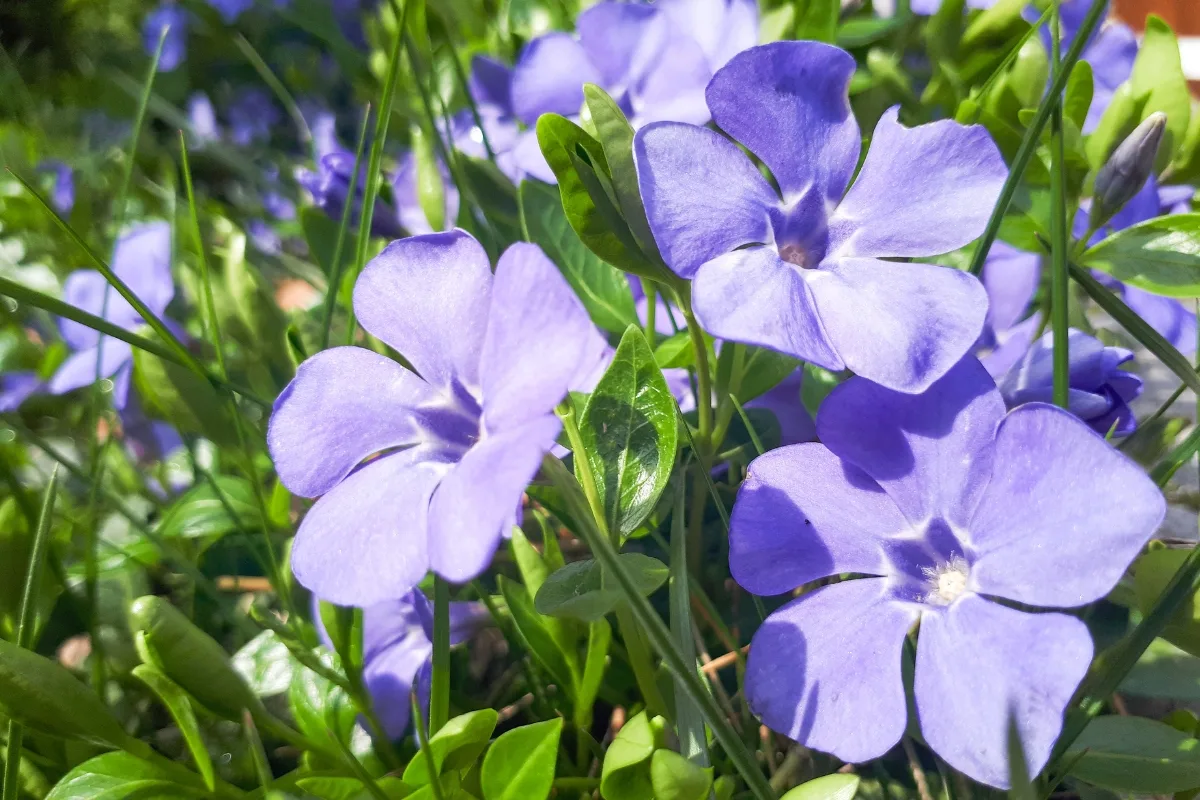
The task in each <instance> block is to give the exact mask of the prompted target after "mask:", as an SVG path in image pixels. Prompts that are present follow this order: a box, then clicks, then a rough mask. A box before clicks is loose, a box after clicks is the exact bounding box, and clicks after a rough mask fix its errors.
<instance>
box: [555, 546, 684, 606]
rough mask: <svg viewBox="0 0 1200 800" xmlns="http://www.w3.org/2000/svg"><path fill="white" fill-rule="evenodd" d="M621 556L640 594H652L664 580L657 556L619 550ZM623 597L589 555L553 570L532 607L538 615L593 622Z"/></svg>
mask: <svg viewBox="0 0 1200 800" xmlns="http://www.w3.org/2000/svg"><path fill="white" fill-rule="evenodd" d="M620 559H621V563H622V564H623V565H624V567H625V569H626V570H628V572H629V574H630V575H631V576H632V577H633V579H634V582H635V583H636V584H637V587H638V591H639V592H641V593H642V595H643V596H645V595H650V594H652V593H654V591H655V590H656V589H658V587H660V586H662V585H663V583H665V582H666V580H667V575H668V570H667V565H666V564H664V563H662V562H661V561H659V560H658V559H657V558H652V557H650V556H647V555H643V554H641V553H621V554H620ZM624 597H625V595H624V593H623V592H622V591H621V590H620V589H619V588H617V587H616V584H615V583H614V582H613V580H612V579H611V578H610V579H608V580H605V577H604V574H603V570H602V569H601V567H600V565H599V564H598V563H597V562H595V561H593V560H592V559H590V558H589V559H584V560H582V561H573V562H572V563H570V564H567V565H566V566H565V567H563V568H562V569H559V570H555V571H554V573H553V574H551V575H550V577H548V578H547V579H546V582H545V583H544V584H542V588H541V590H540V591H539V592H538V594H537V597H536V598H535V599H534V608H536V609H537V612H538V613H539V614H545V615H550V616H555V617H571V618H574V619H579V620H583V621H584V622H593V621H595V620H598V619H600V618H601V617H603V616H604V615H605V614H607V613H609V612H610V611H612V610H613V609H615V608H616V607H617V606H618V605H620V603H621V602H622V601H623V600H624Z"/></svg>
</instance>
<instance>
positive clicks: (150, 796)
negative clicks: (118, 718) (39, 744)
mask: <svg viewBox="0 0 1200 800" xmlns="http://www.w3.org/2000/svg"><path fill="white" fill-rule="evenodd" d="M167 764H169V762H166V761H165V760H164V761H161V762H155V763H153V764H151V763H150V762H148V761H142V760H141V759H140V758H135V757H134V756H131V755H130V754H128V753H105V754H104V755H102V756H96V757H95V758H93V759H89V760H88V761H85V762H83V763H82V764H80V765H79V766H78V767H75V769H73V770H71V771H70V772H68V773H67V774H66V775H64V776H63V778H62V780H60V781H59V782H58V783H57V784H56V785H55V787H54V788H53V789H51V790H50V794H48V795H46V798H45V800H78V798H81V797H86V798H88V800H127V798H131V797H136V798H138V800H179V799H180V798H207V797H212V793H211V792H210V791H208V790H207V789H206V788H205V787H204V785H203V784H202V783H201V782H200V779H199V777H198V776H196V775H195V774H193V773H191V772H188V771H187V770H186V769H184V768H183V767H180V768H179V769H177V770H176V769H170V768H169V767H168V766H167Z"/></svg>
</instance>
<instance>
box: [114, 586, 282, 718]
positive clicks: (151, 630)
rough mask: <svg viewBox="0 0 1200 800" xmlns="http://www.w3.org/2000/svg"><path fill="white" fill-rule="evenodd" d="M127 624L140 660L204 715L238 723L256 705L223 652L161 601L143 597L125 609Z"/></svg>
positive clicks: (258, 708) (255, 710) (259, 706)
mask: <svg viewBox="0 0 1200 800" xmlns="http://www.w3.org/2000/svg"><path fill="white" fill-rule="evenodd" d="M129 625H130V628H131V630H132V631H133V633H134V634H136V635H137V642H138V649H139V652H140V653H141V655H142V658H143V660H145V661H146V662H147V663H150V664H153V665H154V666H156V667H158V668H159V669H160V670H162V671H163V672H164V673H165V674H166V675H167V677H169V678H170V679H171V680H173V681H175V682H176V683H178V684H179V685H180V687H182V688H183V690H184V691H186V692H187V693H188V694H190V695H191V696H192V697H194V698H195V699H196V700H197V701H199V703H200V704H201V705H202V706H204V707H205V708H207V709H208V710H209V711H211V712H213V713H214V714H217V715H219V716H222V717H224V718H225V719H229V720H234V721H237V722H240V721H241V719H242V712H243V711H245V710H249V711H250V712H251V713H258V712H260V711H261V710H262V703H261V702H260V701H259V699H258V697H256V696H255V694H254V692H252V691H250V687H249V686H247V685H246V682H245V681H243V680H242V677H241V675H239V674H238V673H237V671H236V670H234V668H233V666H232V665H231V664H230V663H229V656H228V655H227V654H226V653H225V650H224V648H222V647H221V645H219V644H217V642H216V640H214V639H213V638H212V637H211V636H209V635H208V634H207V633H205V632H204V631H202V630H201V629H200V628H198V627H196V626H195V625H193V624H192V622H191V620H189V619H188V618H187V617H185V616H184V615H183V614H182V613H181V612H180V611H179V609H177V608H175V607H174V606H173V605H171V603H170V602H169V601H168V600H167V599H166V598H164V597H157V596H153V595H147V596H145V597H139V598H138V599H137V600H134V601H133V603H132V604H131V605H130V607H129Z"/></svg>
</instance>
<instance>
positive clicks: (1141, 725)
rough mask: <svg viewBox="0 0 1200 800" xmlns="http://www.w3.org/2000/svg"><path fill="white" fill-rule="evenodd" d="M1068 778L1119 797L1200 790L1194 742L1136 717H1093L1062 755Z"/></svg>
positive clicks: (1199, 747)
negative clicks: (1064, 756)
mask: <svg viewBox="0 0 1200 800" xmlns="http://www.w3.org/2000/svg"><path fill="white" fill-rule="evenodd" d="M1073 759H1078V760H1076V761H1073V764H1074V766H1072V768H1071V772H1070V774H1071V775H1073V776H1075V777H1076V778H1079V779H1080V780H1082V781H1086V782H1087V783H1091V784H1095V785H1096V786H1101V787H1103V788H1105V789H1113V790H1116V791H1123V792H1138V793H1145V794H1169V793H1171V792H1178V791H1183V790H1184V789H1192V788H1195V787H1196V786H1200V740H1197V739H1193V738H1192V737H1190V736H1187V735H1186V734H1183V733H1180V732H1179V731H1177V730H1175V729H1174V728H1172V727H1171V726H1169V725H1164V724H1163V723H1161V722H1155V721H1154V720H1152V719H1144V718H1142V717H1126V716H1107V717H1097V718H1096V719H1094V720H1092V721H1091V723H1090V724H1089V725H1088V726H1087V728H1085V729H1084V731H1083V733H1082V734H1080V736H1079V738H1078V739H1076V740H1075V743H1074V744H1073V745H1071V748H1070V749H1069V750H1068V751H1067V755H1066V761H1067V762H1068V763H1071V762H1072V760H1073Z"/></svg>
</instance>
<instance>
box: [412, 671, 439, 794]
mask: <svg viewBox="0 0 1200 800" xmlns="http://www.w3.org/2000/svg"><path fill="white" fill-rule="evenodd" d="M411 702H412V718H413V725H414V726H415V727H416V729H417V742H418V743H419V744H420V746H421V758H423V759H425V769H426V771H427V772H428V773H429V789H430V791H431V792H432V793H433V796H434V799H435V800H442V782H441V780H440V778H441V775H440V774H438V768H437V761H435V760H434V758H433V751H432V750H430V749H429V733H428V732H427V731H426V730H425V722H424V720H422V719H421V704H420V703H418V702H417V697H416V695H415V694H414V695H413V696H412V699H411Z"/></svg>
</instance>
